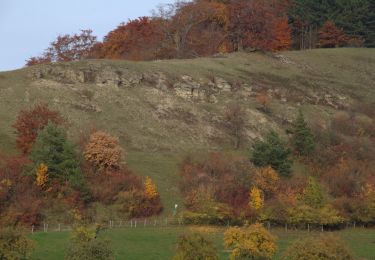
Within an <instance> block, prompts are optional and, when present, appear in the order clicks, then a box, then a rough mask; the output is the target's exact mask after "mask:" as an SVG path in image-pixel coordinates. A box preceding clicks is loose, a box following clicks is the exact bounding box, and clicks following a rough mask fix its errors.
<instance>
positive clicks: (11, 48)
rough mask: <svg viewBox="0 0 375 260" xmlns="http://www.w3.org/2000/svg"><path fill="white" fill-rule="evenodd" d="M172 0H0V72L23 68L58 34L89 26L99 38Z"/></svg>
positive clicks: (77, 30)
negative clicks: (27, 61)
mask: <svg viewBox="0 0 375 260" xmlns="http://www.w3.org/2000/svg"><path fill="white" fill-rule="evenodd" d="M172 2H174V0H140V1H126V0H59V1H58V0H0V71H4V70H12V69H16V68H20V67H23V66H24V64H25V60H26V59H28V58H29V57H31V56H37V55H39V54H41V53H42V52H43V50H44V49H45V48H46V47H48V45H49V43H50V42H51V41H53V40H54V39H55V38H56V37H57V36H58V35H59V34H66V33H69V34H71V33H75V32H79V30H80V29H89V28H90V29H92V30H93V34H94V35H97V36H98V37H99V39H100V40H101V39H102V37H103V36H104V35H105V34H106V33H107V32H109V31H110V30H113V29H114V28H115V27H116V26H117V25H119V24H120V23H121V22H126V21H127V20H128V19H134V18H137V17H139V16H147V15H150V13H151V10H153V9H154V8H156V7H157V6H158V5H159V4H163V3H172Z"/></svg>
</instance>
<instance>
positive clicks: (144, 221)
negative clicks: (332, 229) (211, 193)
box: [30, 217, 365, 233]
mask: <svg viewBox="0 0 375 260" xmlns="http://www.w3.org/2000/svg"><path fill="white" fill-rule="evenodd" d="M91 225H99V226H100V228H102V229H121V228H123V229H127V228H129V229H140V228H167V227H184V226H192V224H186V223H184V222H183V221H182V220H181V219H180V218H178V217H165V218H138V219H130V220H108V221H102V222H99V223H97V222H95V223H91ZM202 226H207V225H203V224H202ZM211 226H215V225H211ZM227 226H228V227H229V226H230V225H229V223H228V225H227ZM263 226H264V227H265V228H266V229H268V230H269V231H270V230H271V229H276V228H278V229H280V228H283V229H285V231H286V232H287V231H293V230H298V231H307V232H311V231H322V232H324V231H327V230H329V227H328V228H327V226H324V225H318V224H303V225H290V224H289V225H288V224H285V225H280V224H273V223H271V222H265V223H263ZM73 227H74V224H69V223H56V222H54V223H48V222H43V223H42V224H41V225H39V226H35V225H32V226H31V227H30V228H31V233H36V232H44V233H47V232H64V231H71V230H73ZM218 227H219V226H218ZM221 227H222V226H221ZM357 227H361V228H365V226H364V225H358V224H357V223H356V222H350V223H349V222H347V223H346V224H345V225H343V226H341V228H340V229H350V228H354V229H355V228H357Z"/></svg>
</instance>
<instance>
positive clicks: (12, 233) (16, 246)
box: [0, 228, 34, 260]
mask: <svg viewBox="0 0 375 260" xmlns="http://www.w3.org/2000/svg"><path fill="white" fill-rule="evenodd" d="M33 250H34V245H33V242H32V241H31V240H29V239H28V238H27V236H26V235H25V234H24V233H23V232H22V231H21V230H20V229H14V228H2V229H0V259H2V260H8V259H9V260H10V259H14V260H23V259H29V257H30V256H31V254H32V252H33Z"/></svg>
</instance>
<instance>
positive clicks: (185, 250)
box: [173, 234, 219, 260]
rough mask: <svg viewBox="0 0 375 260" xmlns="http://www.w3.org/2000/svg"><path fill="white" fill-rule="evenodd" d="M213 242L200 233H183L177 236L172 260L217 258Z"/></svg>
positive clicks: (209, 259) (215, 259) (210, 259)
mask: <svg viewBox="0 0 375 260" xmlns="http://www.w3.org/2000/svg"><path fill="white" fill-rule="evenodd" d="M217 259H219V257H218V254H217V250H216V248H215V246H214V245H213V243H212V242H211V241H209V240H207V239H206V238H205V237H203V236H202V235H201V234H190V235H183V236H181V237H180V238H179V240H178V244H177V250H176V254H175V256H174V257H173V260H217Z"/></svg>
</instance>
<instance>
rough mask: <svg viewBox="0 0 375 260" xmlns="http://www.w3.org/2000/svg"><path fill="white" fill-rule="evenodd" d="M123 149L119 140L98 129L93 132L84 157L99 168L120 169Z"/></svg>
mask: <svg viewBox="0 0 375 260" xmlns="http://www.w3.org/2000/svg"><path fill="white" fill-rule="evenodd" d="M121 153H122V149H121V147H120V145H119V140H118V138H116V137H112V136H110V135H109V134H107V133H105V132H102V131H97V132H95V133H93V134H91V136H90V139H89V142H88V143H87V145H86V147H85V151H84V157H85V159H86V161H88V162H89V163H90V164H91V165H93V166H94V167H95V168H97V169H99V170H106V169H118V168H119V167H120V160H121Z"/></svg>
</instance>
